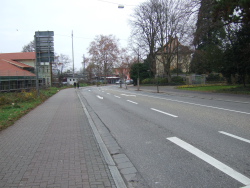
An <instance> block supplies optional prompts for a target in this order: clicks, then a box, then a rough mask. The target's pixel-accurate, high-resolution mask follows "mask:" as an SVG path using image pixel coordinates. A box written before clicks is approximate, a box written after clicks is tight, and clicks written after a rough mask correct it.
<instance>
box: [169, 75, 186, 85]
mask: <svg viewBox="0 0 250 188" xmlns="http://www.w3.org/2000/svg"><path fill="white" fill-rule="evenodd" d="M171 82H172V83H175V84H184V81H183V78H182V77H181V76H174V77H173V78H172V79H171Z"/></svg>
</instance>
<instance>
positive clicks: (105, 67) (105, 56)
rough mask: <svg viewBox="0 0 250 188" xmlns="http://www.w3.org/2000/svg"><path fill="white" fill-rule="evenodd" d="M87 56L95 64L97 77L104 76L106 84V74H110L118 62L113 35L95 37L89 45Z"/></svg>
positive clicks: (117, 52) (116, 42)
mask: <svg viewBox="0 0 250 188" xmlns="http://www.w3.org/2000/svg"><path fill="white" fill-rule="evenodd" d="M89 55H90V59H91V61H92V62H94V63H95V65H96V67H97V69H98V72H99V77H100V76H101V75H104V79H105V82H106V77H107V74H108V73H111V72H112V69H113V67H114V65H115V63H116V62H117V60H118V55H119V47H118V39H116V38H115V36H113V35H108V36H105V35H99V36H96V37H95V39H94V41H92V42H91V43H90V46H89Z"/></svg>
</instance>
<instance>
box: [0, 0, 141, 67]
mask: <svg viewBox="0 0 250 188" xmlns="http://www.w3.org/2000/svg"><path fill="white" fill-rule="evenodd" d="M144 1H145V0H107V1H106V0H40V1H38V0H1V6H0V18H1V24H0V53H11V52H21V51H22V47H23V46H24V45H26V44H28V43H29V42H30V41H32V40H33V39H34V34H35V31H54V34H55V36H54V43H55V44H54V48H55V52H56V53H59V54H60V53H62V54H65V55H68V56H69V57H70V59H72V38H71V34H72V30H73V33H74V62H75V67H76V68H77V69H78V70H79V68H80V67H81V62H82V55H83V54H85V56H88V53H87V48H88V47H89V44H90V42H91V41H93V40H94V38H95V36H96V35H100V34H103V35H109V34H113V35H115V36H116V37H117V38H118V39H120V44H121V46H122V47H126V46H127V41H128V38H129V36H130V26H129V24H128V19H129V17H130V15H131V14H132V13H133V9H134V8H135V6H136V5H138V4H140V3H141V2H144ZM118 4H122V5H124V9H118Z"/></svg>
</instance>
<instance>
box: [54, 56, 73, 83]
mask: <svg viewBox="0 0 250 188" xmlns="http://www.w3.org/2000/svg"><path fill="white" fill-rule="evenodd" d="M70 63H71V60H70V59H69V57H68V56H67V55H64V54H60V55H55V61H54V63H53V64H52V66H53V70H55V71H57V74H58V77H59V80H60V81H61V78H62V75H63V73H64V72H65V70H66V68H68V67H69V65H70Z"/></svg>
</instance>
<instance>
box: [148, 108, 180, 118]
mask: <svg viewBox="0 0 250 188" xmlns="http://www.w3.org/2000/svg"><path fill="white" fill-rule="evenodd" d="M151 110H154V111H156V112H160V113H162V114H166V115H168V116H172V117H175V118H176V117H178V116H176V115H173V114H169V113H167V112H163V111H161V110H157V109H155V108H151Z"/></svg>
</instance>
